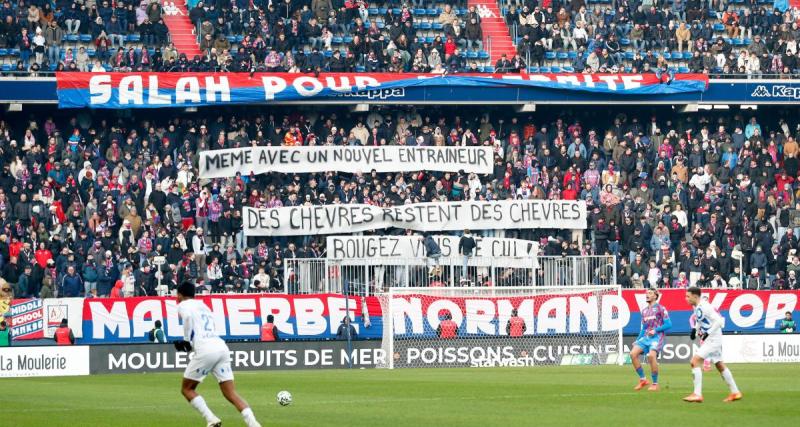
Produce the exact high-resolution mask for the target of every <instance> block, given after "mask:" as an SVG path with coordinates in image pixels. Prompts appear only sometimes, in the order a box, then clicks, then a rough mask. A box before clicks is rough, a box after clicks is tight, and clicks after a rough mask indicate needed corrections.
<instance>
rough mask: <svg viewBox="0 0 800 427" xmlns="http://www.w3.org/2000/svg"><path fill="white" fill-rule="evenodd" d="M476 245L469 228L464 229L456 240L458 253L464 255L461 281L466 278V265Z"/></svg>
mask: <svg viewBox="0 0 800 427" xmlns="http://www.w3.org/2000/svg"><path fill="white" fill-rule="evenodd" d="M476 246H478V244H477V243H475V238H473V237H472V234H471V233H470V231H469V229H466V230H464V235H463V236H461V239H460V240H459V241H458V254H459V255H461V256H462V257H464V258H463V259H464V264H463V265H462V266H461V281H462V282H463V281H465V280H468V279H467V267H468V266H469V259H470V257H471V256H472V251H473V250H475V247H476Z"/></svg>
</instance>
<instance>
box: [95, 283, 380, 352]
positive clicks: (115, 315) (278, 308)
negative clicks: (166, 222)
mask: <svg viewBox="0 0 800 427" xmlns="http://www.w3.org/2000/svg"><path fill="white" fill-rule="evenodd" d="M198 299H200V300H201V301H203V302H204V303H206V304H207V305H208V307H209V308H210V309H211V311H212V313H213V314H214V324H215V326H216V332H217V333H218V334H219V336H221V337H222V338H224V339H226V340H258V339H259V338H260V337H261V325H262V324H264V322H265V321H266V318H267V316H269V315H272V316H273V317H274V324H275V327H276V328H277V329H278V334H279V336H280V338H281V339H304V340H313V339H317V340H320V339H321V340H326V339H335V338H336V332H337V330H338V329H339V325H340V324H341V323H342V320H343V319H344V317H345V315H347V314H348V313H349V314H350V317H351V319H353V325H354V327H355V328H356V333H357V334H358V337H360V338H369V339H376V338H380V337H381V336H382V335H381V334H382V332H383V328H382V320H381V310H380V303H379V302H378V300H377V299H376V298H367V300H366V301H365V302H366V306H365V305H364V304H363V303H362V298H360V297H350V298H349V299H346V298H345V297H344V296H342V295H334V294H316V295H281V294H244V295H208V296H199V297H198ZM156 320H161V322H162V324H163V325H164V332H165V333H166V335H167V340H169V341H171V340H173V339H177V338H179V337H182V336H183V325H182V323H181V321H180V319H179V318H178V307H177V301H176V300H175V298H174V297H141V298H124V299H122V298H120V299H112V298H91V299H86V300H84V305H83V337H84V338H83V340H81V343H86V344H91V343H119V342H146V341H147V337H148V332H150V330H152V329H153V325H154V323H155V321H156Z"/></svg>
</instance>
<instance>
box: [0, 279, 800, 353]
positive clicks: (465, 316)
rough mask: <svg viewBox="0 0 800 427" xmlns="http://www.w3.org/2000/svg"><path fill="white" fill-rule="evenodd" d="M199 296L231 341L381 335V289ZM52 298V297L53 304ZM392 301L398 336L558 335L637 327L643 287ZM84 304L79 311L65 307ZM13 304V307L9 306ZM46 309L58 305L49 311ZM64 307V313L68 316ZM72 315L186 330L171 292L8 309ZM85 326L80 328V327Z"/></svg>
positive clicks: (109, 336) (766, 308)
mask: <svg viewBox="0 0 800 427" xmlns="http://www.w3.org/2000/svg"><path fill="white" fill-rule="evenodd" d="M705 295H706V296H707V297H708V299H709V301H710V303H711V304H712V305H713V306H714V307H716V308H717V309H718V310H719V311H720V313H721V314H722V315H723V317H724V318H725V322H726V323H725V328H724V331H725V332H726V333H743V334H764V333H777V332H780V329H779V328H780V320H781V319H782V318H783V317H784V314H785V313H786V312H787V311H789V312H792V313H794V316H795V317H797V316H800V308H798V297H800V291H747V290H706V291H705ZM200 299H201V300H202V301H203V302H205V303H206V304H208V306H209V308H210V309H211V311H212V312H213V313H214V316H215V325H216V328H217V333H219V334H220V336H222V337H223V338H225V339H227V340H258V339H259V337H260V328H261V325H262V324H263V323H264V321H265V319H266V318H267V316H268V315H270V314H271V315H273V316H274V318H275V325H276V327H277V328H278V331H279V333H280V335H281V337H282V338H285V339H291V340H326V339H335V338H336V332H337V330H338V328H339V325H340V324H341V322H342V320H343V318H344V316H345V315H346V314H347V313H349V314H350V317H351V318H352V319H353V325H354V326H355V328H356V331H357V334H358V338H360V339H361V338H363V339H381V337H382V336H383V321H384V319H383V316H382V307H381V302H380V300H379V298H377V297H368V298H361V297H350V298H349V300H345V297H344V296H342V295H335V294H316V295H282V294H244V295H209V296H202V297H200ZM50 301H54V303H52V304H51V303H50ZM660 303H661V304H663V305H664V307H666V308H667V310H668V311H669V314H670V316H671V317H672V324H673V327H672V329H671V330H670V331H669V333H670V334H672V335H680V334H687V333H689V328H690V327H689V318H690V317H691V314H692V311H691V308H690V307H689V305H688V304H687V303H686V301H685V291H684V290H682V289H665V290H662V296H661V300H660ZM393 304H394V307H393V308H394V309H393V313H394V315H393V323H394V327H395V334H396V335H397V336H399V337H432V336H434V335H435V330H436V326H438V321H439V320H440V319H441V317H442V314H443V311H447V312H448V313H449V314H450V315H451V316H452V317H453V320H455V321H457V323H458V324H459V332H460V335H466V336H469V335H473V336H487V335H488V336H503V335H505V334H506V330H505V323H506V322H507V319H508V317H509V314H510V311H511V309H512V308H515V309H517V310H518V311H519V316H520V317H522V318H523V319H525V321H526V322H529V324H528V327H527V328H526V334H529V335H542V336H548V335H554V334H564V333H578V332H581V333H585V332H604V331H614V330H616V328H618V327H619V326H620V325H622V329H623V333H624V334H625V335H636V334H638V333H639V327H640V324H641V315H640V313H641V309H642V308H644V307H645V305H646V302H645V291H644V290H643V289H642V290H625V291H623V292H622V297H621V298H620V296H619V295H617V294H616V293H607V294H603V295H598V294H591V293H585V294H584V293H577V294H576V293H565V294H563V295H559V294H554V295H547V296H542V295H541V294H540V295H538V296H524V295H519V296H515V297H468V298H464V297H450V296H447V297H445V296H442V297H438V296H431V295H427V294H425V295H424V294H417V295H403V296H396V298H395V300H394V302H393ZM80 305H82V307H83V311H82V313H80V312H78V310H72V309H70V310H69V312H68V313H67V311H65V310H66V309H67V307H71V306H80ZM11 307H14V308H13V309H11ZM48 311H57V313H55V314H54V315H52V316H51V315H49V314H48ZM65 313H66V314H65ZM62 315H66V317H68V318H69V320H70V325H72V327H73V329H75V330H76V334H75V335H76V336H81V335H82V336H83V337H82V338H81V339H79V342H81V343H86V344H96V343H129V342H147V336H148V332H149V331H150V330H151V329H152V328H153V324H154V323H155V321H156V320H161V321H162V323H163V324H164V328H165V332H166V334H167V338H168V339H169V340H173V339H177V338H179V337H181V336H182V334H183V327H182V324H181V321H180V319H178V311H177V302H176V301H175V298H172V297H142V298H125V299H111V298H87V299H79V298H73V299H63V300H45V302H44V304H43V303H42V301H41V300H34V299H31V300H14V301H13V303H12V304H11V305H10V307H9V311H8V312H7V313H6V314H5V317H6V320H7V321H9V320H10V323H11V325H12V335H13V336H14V339H15V340H24V339H41V338H42V337H43V336H47V335H49V334H45V333H43V332H44V331H46V330H47V325H46V324H45V323H46V322H47V321H48V320H47V318H49V317H53V318H54V319H55V318H60V316H62ZM78 325H81V326H78Z"/></svg>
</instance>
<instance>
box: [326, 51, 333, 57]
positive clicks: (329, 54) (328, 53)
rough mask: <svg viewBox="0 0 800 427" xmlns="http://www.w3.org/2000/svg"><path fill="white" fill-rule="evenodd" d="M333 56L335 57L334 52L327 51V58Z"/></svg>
mask: <svg viewBox="0 0 800 427" xmlns="http://www.w3.org/2000/svg"><path fill="white" fill-rule="evenodd" d="M331 56H333V51H332V50H326V51H325V57H326V58H330V57H331Z"/></svg>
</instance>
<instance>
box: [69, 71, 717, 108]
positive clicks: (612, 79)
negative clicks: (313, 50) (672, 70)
mask: <svg viewBox="0 0 800 427" xmlns="http://www.w3.org/2000/svg"><path fill="white" fill-rule="evenodd" d="M56 84H57V92H58V93H57V94H58V106H59V107H60V108H84V107H89V108H119V109H126V108H163V107H187V106H203V105H230V104H265V103H271V102H286V101H289V102H293V101H303V100H306V101H313V100H320V101H335V100H337V99H338V100H345V99H346V98H355V99H359V100H364V102H368V101H381V100H387V99H390V100H392V101H397V102H402V101H403V100H404V98H405V96H406V92H407V91H410V90H419V89H422V90H431V91H437V90H439V91H446V92H447V93H451V92H452V91H453V90H457V91H477V90H486V89H492V88H519V89H526V88H527V89H531V88H533V89H545V90H557V91H572V92H576V93H581V92H582V93H601V94H609V95H611V96H622V97H624V96H630V95H639V96H641V95H651V96H652V95H668V94H681V93H700V92H704V91H705V90H706V88H707V86H708V78H707V76H704V75H702V74H679V75H676V76H675V78H674V80H672V81H669V82H668V83H667V81H666V78H665V76H662V78H659V77H657V76H656V75H655V74H457V75H447V76H442V75H437V74H389V73H364V74H353V73H348V74H338V73H325V74H321V75H319V76H314V75H306V74H288V73H255V74H253V75H251V74H249V73H57V74H56ZM439 95H441V96H438V97H439V98H443V100H444V99H445V98H446V94H445V93H444V92H443V93H441V94H439Z"/></svg>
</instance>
